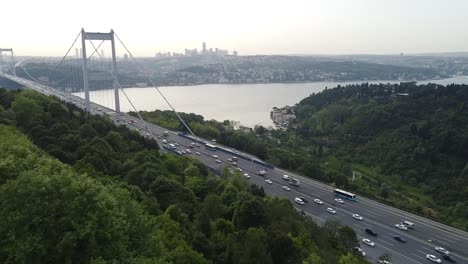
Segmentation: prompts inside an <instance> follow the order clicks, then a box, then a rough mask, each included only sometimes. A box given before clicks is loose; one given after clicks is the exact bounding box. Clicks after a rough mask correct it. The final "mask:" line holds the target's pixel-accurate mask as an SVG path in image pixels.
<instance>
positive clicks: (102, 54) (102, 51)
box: [101, 49, 104, 58]
mask: <svg viewBox="0 0 468 264" xmlns="http://www.w3.org/2000/svg"><path fill="white" fill-rule="evenodd" d="M101 58H104V50H103V49H102V50H101Z"/></svg>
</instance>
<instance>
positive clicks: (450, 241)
mask: <svg viewBox="0 0 468 264" xmlns="http://www.w3.org/2000/svg"><path fill="white" fill-rule="evenodd" d="M434 236H435V237H437V238H439V239H442V240H445V241H448V242H449V243H452V244H456V243H457V242H456V241H453V240H450V239H448V238H444V237H441V236H438V235H434ZM434 240H435V239H434Z"/></svg>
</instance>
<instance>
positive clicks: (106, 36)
mask: <svg viewBox="0 0 468 264" xmlns="http://www.w3.org/2000/svg"><path fill="white" fill-rule="evenodd" d="M86 40H102V41H105V40H108V41H110V42H111V48H112V69H111V75H112V79H113V87H114V100H115V112H117V113H120V100H119V85H118V83H117V60H116V55H115V41H114V30H111V31H110V32H109V33H100V32H86V31H85V30H84V29H83V28H82V29H81V49H82V53H81V55H82V60H83V88H84V93H85V109H86V111H88V112H90V111H91V104H90V100H89V72H88V58H87V56H86Z"/></svg>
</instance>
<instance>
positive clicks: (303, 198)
mask: <svg viewBox="0 0 468 264" xmlns="http://www.w3.org/2000/svg"><path fill="white" fill-rule="evenodd" d="M299 198H301V200H302V201H304V202H306V203H308V202H309V201H308V200H307V199H306V198H305V197H299Z"/></svg>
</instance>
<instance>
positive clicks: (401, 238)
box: [393, 236, 406, 243]
mask: <svg viewBox="0 0 468 264" xmlns="http://www.w3.org/2000/svg"><path fill="white" fill-rule="evenodd" d="M393 238H395V240H396V241H399V242H401V243H406V239H405V238H404V237H401V236H394V237H393Z"/></svg>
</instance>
